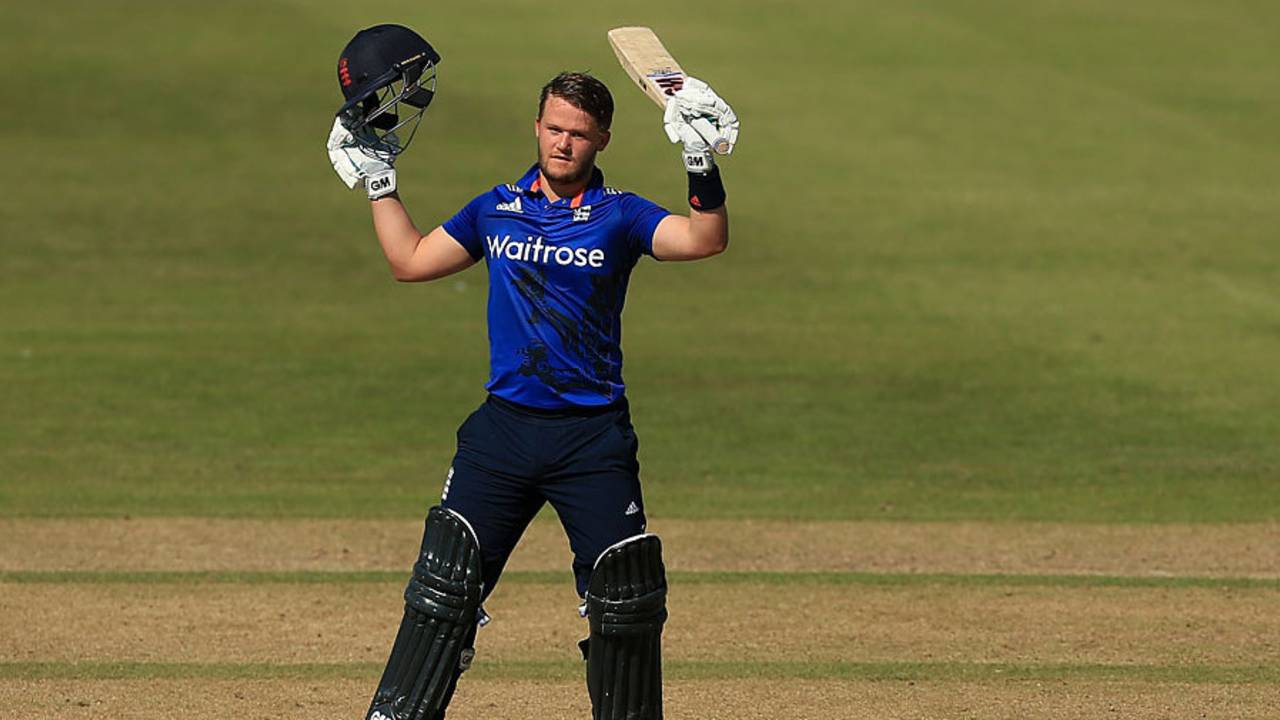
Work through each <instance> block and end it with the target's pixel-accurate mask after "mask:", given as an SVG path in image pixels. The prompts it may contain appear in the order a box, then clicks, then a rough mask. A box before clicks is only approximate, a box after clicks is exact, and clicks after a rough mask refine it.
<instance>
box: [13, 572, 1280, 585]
mask: <svg viewBox="0 0 1280 720" xmlns="http://www.w3.org/2000/svg"><path fill="white" fill-rule="evenodd" d="M669 575H670V579H671V581H672V582H675V583H681V584H688V585H746V584H760V585H794V584H808V585H872V586H919V585H954V586H964V587H982V586H988V587H989V586H999V587H1065V588H1071V587H1124V588H1229V589H1241V590H1280V578H1246V577H1210V576H1190V575H1188V576H1176V575H1172V576H1166V575H1158V576H1140V575H1138V576H1135V575H1020V574H1000V573H991V574H966V573H871V572H839V571H836V572H720V571H710V572H698V571H673V572H671V573H669ZM407 578H408V573H407V571H406V572H400V571H384V570H357V571H342V570H333V571H327V570H297V571H240V570H233V571H223V570H210V571H177V570H158V571H132V570H125V571H82V570H11V571H3V572H0V583H37V584H38V583H43V584H99V583H108V584H205V583H215V584H245V585H261V584H271V583H277V584H280V583H291V584H326V583H353V584H361V583H399V582H404V581H405V580H406V579H407ZM502 581H503V582H504V583H507V584H528V585H545V584H559V583H564V582H571V581H572V576H571V575H570V574H569V573H568V572H567V571H512V572H508V573H505V574H504V575H503V576H502Z"/></svg>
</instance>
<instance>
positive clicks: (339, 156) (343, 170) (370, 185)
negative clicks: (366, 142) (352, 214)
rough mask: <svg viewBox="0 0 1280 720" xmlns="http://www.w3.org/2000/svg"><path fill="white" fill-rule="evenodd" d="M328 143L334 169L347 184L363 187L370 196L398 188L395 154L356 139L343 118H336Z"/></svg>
mask: <svg viewBox="0 0 1280 720" xmlns="http://www.w3.org/2000/svg"><path fill="white" fill-rule="evenodd" d="M325 147H326V149H327V150H328V151H329V162H330V163H331V164H332V165H333V170H334V172H336V173H338V178H339V179H341V180H342V182H343V184H345V185H346V186H347V187H348V188H350V189H352V190H354V189H355V188H356V187H363V188H364V189H365V190H366V191H367V192H368V195H369V199H370V200H377V199H378V198H380V197H383V196H385V195H390V194H391V193H393V192H395V191H396V169H395V165H394V163H395V156H393V155H391V154H390V153H379V152H376V151H374V150H370V149H369V148H367V147H364V146H363V145H361V144H360V143H358V142H356V139H355V138H354V137H353V136H352V135H351V131H349V130H347V128H345V127H344V126H343V125H342V120H341V119H340V118H335V119H334V121H333V129H332V130H331V131H330V132H329V142H328V143H327V144H326V146H325Z"/></svg>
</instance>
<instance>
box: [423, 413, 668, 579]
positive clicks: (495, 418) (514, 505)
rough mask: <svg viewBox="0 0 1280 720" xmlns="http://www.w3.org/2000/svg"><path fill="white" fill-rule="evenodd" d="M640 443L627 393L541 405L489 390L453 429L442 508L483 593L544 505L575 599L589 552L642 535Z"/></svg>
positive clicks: (587, 575) (589, 563)
mask: <svg viewBox="0 0 1280 720" xmlns="http://www.w3.org/2000/svg"><path fill="white" fill-rule="evenodd" d="M638 447H639V443H638V441H637V439H636V434H635V429H634V428H633V427H632V426H631V413H630V411H629V409H628V406H627V401H626V398H622V399H621V400H619V401H617V402H615V403H613V404H612V405H609V406H606V407H602V408H582V409H573V410H567V411H545V410H540V409H536V408H529V407H525V406H523V405H516V404H514V403H510V402H507V401H505V400H502V399H501V398H497V397H495V396H492V395H490V396H489V397H488V399H487V400H485V402H484V404H482V405H481V406H480V407H479V409H477V410H476V411H475V412H473V413H471V415H470V416H468V417H467V419H466V420H465V421H464V422H463V423H462V426H461V427H459V428H458V450H457V454H456V455H454V458H453V466H452V467H451V468H450V469H449V477H448V480H446V482H445V486H444V493H443V497H442V498H441V504H442V505H443V506H444V507H445V508H447V509H449V510H453V511H455V512H457V513H459V514H461V515H462V517H464V518H466V520H467V522H469V523H470V524H471V527H472V529H474V530H475V533H476V537H477V539H478V540H479V542H480V555H481V558H482V561H483V568H482V572H483V575H484V594H485V596H488V594H489V593H490V592H492V591H493V587H494V585H496V584H497V582H498V578H499V577H500V576H501V575H502V569H503V567H504V566H505V565H506V563H507V558H508V557H510V555H511V551H512V550H513V549H514V548H515V546H516V542H517V541H518V540H519V539H520V536H521V535H522V534H523V533H524V530H525V528H526V527H528V525H529V522H530V521H531V520H533V518H534V516H535V515H537V513H538V510H540V509H541V508H542V506H543V504H544V503H551V506H552V508H554V509H555V511H556V514H557V515H558V516H559V517H560V523H561V524H562V525H563V526H564V529H565V532H566V534H568V536H569V547H570V549H571V550H572V551H573V573H574V577H575V579H576V581H577V587H578V595H579V596H580V597H581V596H585V595H586V592H587V584H588V583H589V582H590V579H591V569H592V567H593V566H594V564H595V561H596V558H598V557H599V556H600V553H602V552H604V551H605V550H606V549H608V547H609V546H610V545H613V544H615V543H618V542H621V541H622V540H625V539H626V538H629V537H631V536H633V535H638V534H640V533H642V532H644V529H645V522H646V521H645V515H644V503H643V501H642V499H641V495H640V463H639V461H638V460H637V459H636V451H637V449H638Z"/></svg>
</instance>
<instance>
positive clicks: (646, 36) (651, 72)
mask: <svg viewBox="0 0 1280 720" xmlns="http://www.w3.org/2000/svg"><path fill="white" fill-rule="evenodd" d="M609 44H610V45H612V46H613V52H614V54H615V55H617V56H618V62H619V63H621V64H622V69H623V70H626V71H627V75H628V76H630V77H631V79H632V80H634V81H635V83H636V84H637V85H639V86H640V89H641V90H643V91H644V94H645V95H648V96H649V99H650V100H653V101H654V102H655V103H657V104H658V107H660V108H666V106H667V98H669V97H671V96H672V95H674V94H675V92H676V91H677V90H679V89H680V88H681V87H682V86H683V85H684V70H681V69H680V65H679V63H677V62H676V61H675V58H673V57H671V53H669V52H667V48H666V47H664V46H663V45H662V41H661V40H659V39H658V36H657V35H656V34H654V32H653V30H651V29H649V28H647V27H620V28H614V29H612V30H610V31H609ZM692 125H693V128H694V129H695V130H697V131H698V134H699V135H701V136H702V137H703V138H704V139H705V140H706V141H707V144H709V145H710V146H711V149H712V150H714V151H715V152H716V154H717V155H726V154H728V152H729V150H730V147H729V140H728V139H727V138H724V137H722V136H721V135H720V132H719V131H718V130H716V126H715V125H713V124H711V122H710V121H708V120H706V119H705V118H698V119H696V120H694V121H693V122H692Z"/></svg>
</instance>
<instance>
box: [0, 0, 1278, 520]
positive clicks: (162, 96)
mask: <svg viewBox="0 0 1280 720" xmlns="http://www.w3.org/2000/svg"><path fill="white" fill-rule="evenodd" d="M388 21H393V22H402V23H405V24H408V25H411V26H413V27H415V28H416V29H418V30H419V31H421V32H422V33H423V34H424V35H426V36H427V37H428V39H430V40H431V41H432V42H433V44H435V45H436V47H437V48H438V49H439V50H440V52H441V53H442V55H443V57H444V61H443V64H442V67H441V71H440V88H439V91H440V92H439V95H438V99H437V101H436V103H435V104H434V105H433V106H432V107H431V110H430V112H429V113H428V116H427V119H426V121H425V122H424V124H423V128H422V129H421V131H420V133H419V136H418V138H417V139H416V140H415V144H414V147H412V148H411V150H410V151H409V153H408V154H407V155H406V156H405V157H404V159H403V160H402V161H401V163H400V166H399V171H400V184H401V188H402V193H403V195H404V196H405V198H406V202H407V204H408V206H409V207H410V210H411V212H412V213H413V214H414V216H415V218H416V219H418V221H419V222H420V224H421V225H423V226H425V227H427V228H429V227H431V226H434V225H435V224H436V223H438V222H440V221H442V220H443V219H445V218H446V217H448V216H449V215H450V214H451V213H452V212H453V211H454V210H456V209H457V208H458V207H459V206H461V205H462V204H463V203H464V202H466V201H467V200H468V199H469V198H471V197H472V196H474V195H475V194H477V193H478V192H480V191H482V190H484V189H487V188H488V187H489V186H491V185H493V184H495V183H499V182H507V181H510V180H512V179H514V178H515V177H517V176H518V175H519V174H520V172H522V171H523V170H524V168H525V167H527V165H528V164H529V163H530V162H531V161H532V158H533V138H532V128H531V121H532V119H533V115H534V112H535V110H536V96H537V91H538V88H539V87H540V86H541V84H542V83H543V82H545V81H546V80H547V79H548V78H549V77H550V76H552V75H553V74H555V73H556V72H558V71H560V70H563V69H577V70H590V71H593V72H595V73H596V74H598V75H599V76H600V77H601V78H602V79H604V80H605V81H606V82H608V83H609V84H610V85H611V86H612V88H613V90H614V94H615V98H616V100H617V106H618V113H617V118H616V120H615V126H614V141H613V144H612V145H611V146H610V148H609V151H608V152H607V153H606V154H605V155H603V156H602V157H601V164H602V166H603V167H604V169H605V171H606V172H607V174H608V177H609V181H610V183H611V184H613V185H617V186H619V187H623V188H626V189H630V190H634V191H636V192H639V193H641V194H644V195H647V196H649V197H652V198H653V199H655V200H657V201H659V202H662V203H664V204H666V205H668V206H669V207H672V208H679V207H682V206H683V204H684V180H683V174H682V172H681V169H680V164H679V158H678V150H677V149H676V148H674V147H672V146H669V145H668V144H667V142H666V140H665V137H664V136H663V134H662V132H661V129H660V119H659V118H660V114H659V112H658V110H657V109H656V108H655V107H653V105H652V104H651V103H650V101H649V100H648V99H646V98H645V97H644V96H643V95H641V94H640V93H639V92H638V91H636V90H633V89H631V88H630V87H628V84H627V81H626V80H625V77H624V75H623V73H622V71H621V69H620V68H619V67H618V66H617V63H616V61H615V60H614V58H613V55H612V52H611V51H610V49H609V46H608V44H607V42H606V41H605V35H604V34H605V31H606V30H607V29H608V28H610V27H613V26H616V25H625V24H648V25H651V26H653V27H654V28H655V29H656V30H657V31H658V33H659V34H660V35H661V36H662V38H663V39H664V41H665V42H666V43H667V45H668V47H669V48H670V49H671V50H672V52H673V53H674V54H675V55H676V57H678V58H679V59H680V60H681V62H682V63H683V64H684V65H685V66H686V67H687V68H688V69H689V70H690V71H691V72H693V73H694V74H696V75H698V76H700V77H702V78H704V79H706V80H708V81H709V82H711V83H712V84H713V86H714V87H715V88H716V89H717V90H718V91H719V92H720V93H721V94H722V95H723V96H724V97H725V98H726V99H728V100H729V102H730V103H732V104H733V106H734V107H735V109H736V110H737V112H738V115H739V116H740V117H741V118H742V123H743V124H742V127H743V130H742V137H741V143H740V145H739V148H738V151H737V152H735V154H734V155H733V156H732V157H730V158H727V159H725V160H724V161H723V163H722V166H723V168H724V174H725V177H726V182H727V186H728V190H729V204H730V207H731V212H732V225H733V241H732V245H731V248H730V250H729V252H728V253H727V254H725V255H723V256H721V257H718V258H716V259H714V260H712V261H708V262H702V263H693V264H686V265H675V264H669V265H659V264H657V263H655V262H652V261H651V260H645V261H643V262H642V263H641V265H640V266H639V267H638V268H637V270H636V273H635V275H634V276H633V279H632V290H631V294H630V298H629V302H628V307H627V311H626V314H625V324H626V340H625V343H624V347H625V349H626V352H627V373H626V375H627V380H628V384H629V386H630V390H629V394H630V396H631V399H632V403H633V414H634V417H635V421H636V424H637V428H638V430H639V433H640V437H641V460H642V463H643V467H644V470H643V479H644V482H645V485H646V495H647V500H648V506H649V507H648V510H649V512H650V514H653V515H655V516H665V517H710V516H719V517H779V518H787V517H797V518H833V519H835V518H844V519H851V518H885V519H944V520H950V519H992V520H1001V519H1018V520H1027V519H1036V520H1064V521H1099V522H1113V521H1125V522H1172V521H1193V522H1201V521H1211V522H1217V521H1236V520H1274V519H1277V518H1280V443H1278V442H1277V440H1278V439H1280V372H1278V371H1277V365H1278V363H1277V359H1278V358H1280V282H1278V281H1280V262H1277V255H1278V252H1280V250H1278V248H1277V244H1276V240H1277V238H1278V237H1280V232H1278V231H1280V193H1278V192H1277V190H1280V152H1278V150H1280V132H1277V128H1280V85H1278V84H1277V83H1276V68H1277V67H1280V50H1278V49H1277V44H1276V42H1275V39H1276V37H1280V6H1277V5H1275V4H1274V3H1270V2H1260V1H1259V2H1245V1H1234V2H1203V1H1201V2H1192V1H1190V0H1182V1H1177V0H1172V1H1171V0H1160V1H1159V2H1157V1H1155V0H1136V1H1134V2H1126V3H1113V2H1101V1H1100V0H1099V1H1093V0H1079V1H1074V2H1065V1H1051V0H1035V1H1033V2H1023V1H1017V2H1015V1H1013V0H1007V1H1003V2H1002V1H997V0H929V1H925V0H918V1H906V2H895V3H873V2H826V1H814V2H808V3H804V4H803V5H795V4H791V3H782V2H763V1H757V2H723V1H718V0H716V1H708V2H700V3H691V4H686V3H676V2H658V3H649V4H643V5H637V4H624V3H609V2H604V3H590V4H584V3H563V2H545V3H537V4H534V3H527V4H526V3H509V2H508V3H500V2H468V3H433V4H428V3H405V2H382V3H377V4H376V6H375V5H374V4H360V5H357V6H353V5H352V4H350V3H337V2H219V3H185V2H179V3H158V2H156V3H142V2H113V3H97V2H87V1H86V2H69V1H67V0H51V1H48V2H42V3H38V4H17V3H6V4H5V5H4V6H3V8H0V62H3V66H4V67H5V68H7V73H6V82H5V97H6V103H5V104H6V108H5V110H4V111H3V112H0V157H3V158H4V161H5V165H4V166H5V168H6V169H7V176H8V179H7V181H6V182H5V189H4V191H3V192H0V247H2V248H3V252H2V253H0V277H2V278H3V280H2V281H0V413H3V415H2V416H0V514H2V515H8V516H49V515H71V516H79V515H113V516H114V515H126V514H128V515H237V516H361V517H379V516H386V517H410V516H421V515H422V513H423V512H424V510H425V508H426V507H427V505H429V504H430V503H431V502H432V500H433V498H435V497H437V496H438V492H439V488H440V486H441V484H442V482H443V476H444V471H445V468H446V467H447V465H448V462H449V458H450V456H451V453H452V449H453V440H454V436H453V431H454V429H455V428H456V426H457V424H458V423H459V422H461V420H462V418H463V417H464V416H465V414H466V413H467V412H468V411H469V410H470V409H471V408H473V407H474V406H475V405H476V404H478V403H479V402H480V400H481V399H482V397H483V390H482V384H483V381H484V380H485V377H486V374H487V345H486V340H485V328H484V304H485V293H486V281H485V277H484V272H483V270H482V269H480V268H474V269H472V270H470V271H468V272H466V273H463V274H461V275H457V276H454V277H451V278H447V279H444V280H442V281H439V282H436V283H432V284H427V285H402V284H397V283H395V282H393V281H392V280H391V278H390V275H389V273H388V272H387V269H386V267H385V262H384V261H383V259H382V257H381V253H380V251H379V249H378V247H377V243H376V241H375V239H374V237H373V234H372V230H371V226H370V222H369V218H368V211H367V209H366V208H365V203H364V201H363V200H362V198H361V197H360V196H359V195H358V194H355V193H348V192H347V191H346V190H345V189H344V188H343V187H342V186H341V185H340V184H339V182H338V180H337V179H336V178H335V177H334V175H333V172H332V170H331V168H330V167H329V165H328V161H327V158H326V157H325V154H324V150H323V147H322V145H323V142H324V138H325V136H326V135H327V133H328V129H329V125H330V123H331V118H332V114H333V111H334V110H335V109H336V106H337V104H338V97H339V96H338V91H337V86H336V82H335V77H334V64H335V62H336V58H337V54H338V51H339V50H340V49H341V47H342V46H343V44H345V42H346V41H347V39H349V37H350V36H351V34H352V33H353V32H354V31H355V30H356V29H358V28H360V27H364V26H368V25H371V24H374V23H378V22H388Z"/></svg>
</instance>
